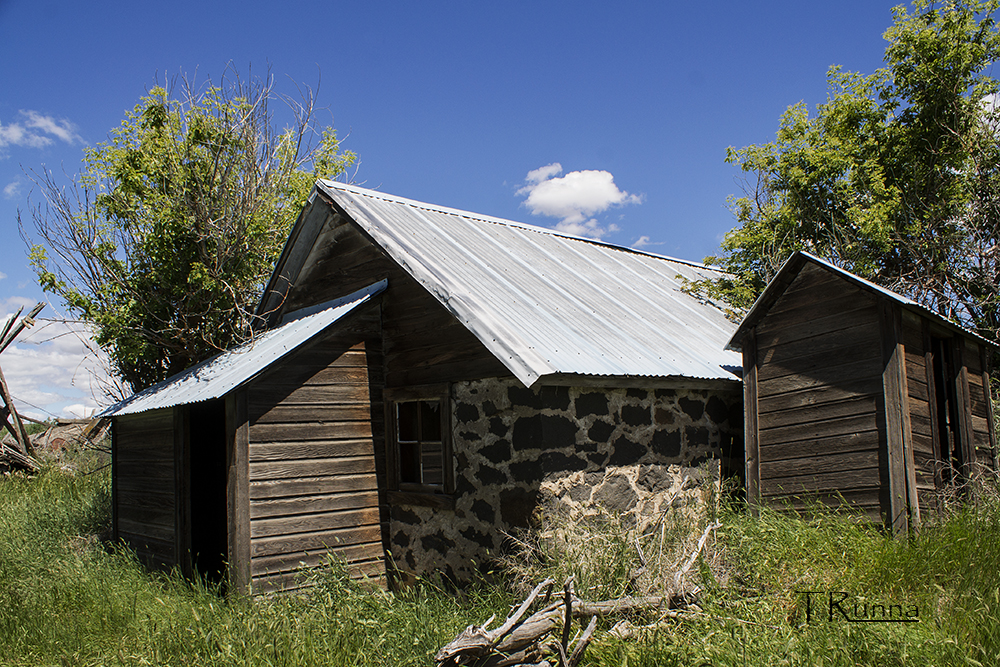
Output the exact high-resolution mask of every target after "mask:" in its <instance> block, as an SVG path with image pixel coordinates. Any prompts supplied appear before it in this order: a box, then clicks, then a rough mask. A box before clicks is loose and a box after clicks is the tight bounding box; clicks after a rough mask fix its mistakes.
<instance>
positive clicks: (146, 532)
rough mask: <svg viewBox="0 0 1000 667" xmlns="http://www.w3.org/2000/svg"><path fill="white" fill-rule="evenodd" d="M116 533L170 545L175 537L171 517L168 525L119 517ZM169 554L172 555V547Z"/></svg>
mask: <svg viewBox="0 0 1000 667" xmlns="http://www.w3.org/2000/svg"><path fill="white" fill-rule="evenodd" d="M118 532H119V534H121V535H124V534H129V535H136V536H140V537H141V538H142V539H144V540H155V541H157V542H162V543H167V542H170V543H171V545H172V544H173V541H174V537H175V530H174V521H173V517H171V519H170V521H169V523H152V522H149V521H142V520H137V519H133V518H131V517H129V516H119V517H118ZM170 553H171V554H173V553H174V549H173V546H171V547H170Z"/></svg>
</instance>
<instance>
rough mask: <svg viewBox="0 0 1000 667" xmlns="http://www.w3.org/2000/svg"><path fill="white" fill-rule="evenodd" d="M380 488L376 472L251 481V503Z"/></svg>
mask: <svg viewBox="0 0 1000 667" xmlns="http://www.w3.org/2000/svg"><path fill="white" fill-rule="evenodd" d="M371 489H378V481H377V478H376V476H375V473H368V474H360V475H346V474H345V475H336V476H332V477H308V478H300V479H279V480H261V481H251V482H250V500H251V503H252V502H253V501H255V500H258V499H267V498H294V497H299V496H309V495H318V494H328V493H336V492H348V491H368V490H371ZM251 506H252V505H251Z"/></svg>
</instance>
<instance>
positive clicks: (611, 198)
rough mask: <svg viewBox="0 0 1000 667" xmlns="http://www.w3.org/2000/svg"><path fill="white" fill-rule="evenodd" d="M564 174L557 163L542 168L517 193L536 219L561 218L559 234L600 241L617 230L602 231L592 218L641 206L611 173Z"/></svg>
mask: <svg viewBox="0 0 1000 667" xmlns="http://www.w3.org/2000/svg"><path fill="white" fill-rule="evenodd" d="M561 173H562V165H561V164H559V163H558V162H554V163H552V164H548V165H545V166H544V167H539V168H538V169H535V170H532V171H530V172H528V175H527V176H526V177H525V181H526V183H527V185H525V186H524V187H522V188H521V189H520V190H518V191H517V194H519V195H522V196H527V198H526V199H525V200H524V205H525V206H527V207H528V209H529V210H530V211H531V213H532V214H533V215H544V216H548V217H551V218H560V222H559V223H558V224H556V227H555V228H556V229H558V230H559V231H562V232H566V233H569V234H575V235H577V236H586V237H589V238H593V239H600V238H601V237H603V236H604V235H606V234H608V233H610V232H614V231H617V230H618V227H617V226H616V225H613V224H612V225H608V226H607V227H603V226H601V224H600V223H599V222H598V221H597V220H596V219H595V218H593V217H591V216H593V215H594V214H596V213H602V212H604V211H606V210H608V209H609V208H611V207H612V206H625V205H627V204H639V203H641V202H642V197H640V196H638V195H632V194H629V193H628V192H625V191H623V190H619V189H618V186H617V185H615V179H614V176H612V175H611V172H608V171H597V170H593V169H588V170H584V171H571V172H569V173H568V174H566V175H565V176H558V174H561Z"/></svg>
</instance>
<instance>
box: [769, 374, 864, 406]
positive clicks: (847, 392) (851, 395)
mask: <svg viewBox="0 0 1000 667" xmlns="http://www.w3.org/2000/svg"><path fill="white" fill-rule="evenodd" d="M881 390H882V378H881V376H871V377H865V378H861V379H855V380H853V381H850V382H844V383H841V384H840V385H838V386H829V385H823V384H818V385H815V386H811V387H806V388H803V389H799V390H796V391H792V392H787V393H784V394H774V395H771V396H767V397H761V398H759V399H758V412H759V413H760V414H769V413H773V412H779V411H783V410H793V409H795V408H801V407H816V408H817V409H822V406H824V405H826V404H828V403H837V402H841V401H848V400H851V399H855V398H864V397H869V396H874V395H875V393H876V392H878V391H881Z"/></svg>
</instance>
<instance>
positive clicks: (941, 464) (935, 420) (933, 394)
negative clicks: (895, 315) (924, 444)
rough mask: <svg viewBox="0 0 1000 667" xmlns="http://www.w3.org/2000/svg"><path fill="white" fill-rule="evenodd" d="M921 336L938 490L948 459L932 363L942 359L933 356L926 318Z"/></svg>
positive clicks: (939, 361) (941, 361)
mask: <svg viewBox="0 0 1000 667" xmlns="http://www.w3.org/2000/svg"><path fill="white" fill-rule="evenodd" d="M923 337H924V374H925V375H926V376H927V403H928V405H929V407H930V418H931V421H930V428H931V447H932V448H933V450H934V485H935V486H936V487H937V488H938V489H939V490H940V489H943V488H944V486H945V480H944V477H943V475H942V472H943V470H944V468H945V466H947V465H949V461H946V460H945V458H944V456H943V455H942V452H943V451H944V444H943V443H942V442H941V424H940V422H939V420H940V417H941V416H940V414H939V413H938V400H940V399H939V397H938V395H937V394H938V384H937V378H936V377H935V375H934V364H935V362H937V363H943V362H944V360H943V359H940V360H938V359H936V358H935V356H934V340H933V338H932V337H931V323H930V322H929V321H928V320H926V319H925V320H923Z"/></svg>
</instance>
